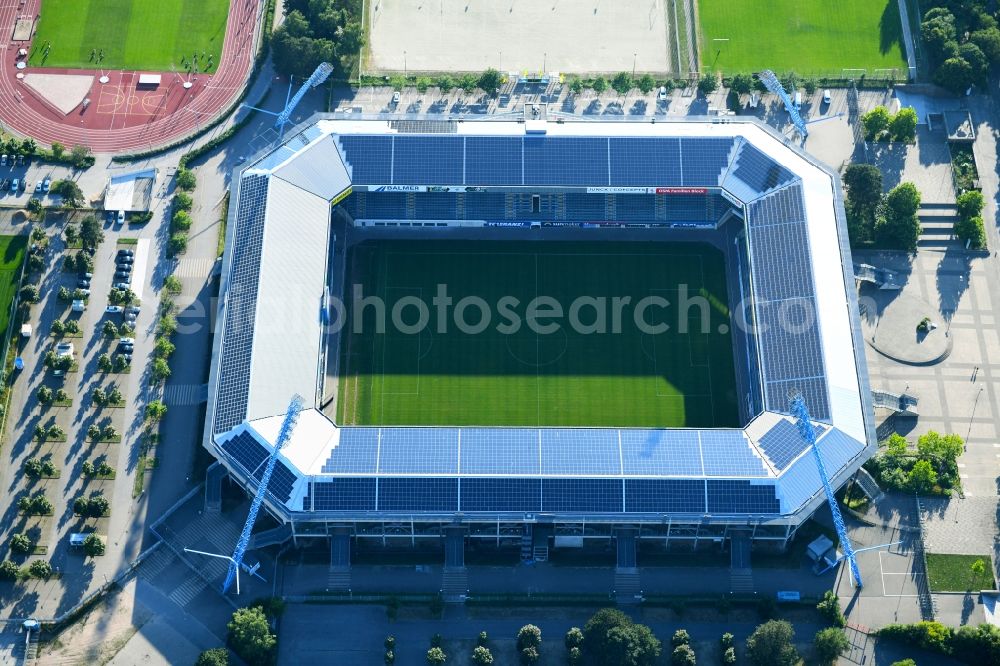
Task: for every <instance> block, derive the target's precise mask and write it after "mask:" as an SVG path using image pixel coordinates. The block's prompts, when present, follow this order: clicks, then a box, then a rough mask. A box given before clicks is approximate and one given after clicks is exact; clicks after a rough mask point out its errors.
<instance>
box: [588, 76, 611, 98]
mask: <svg viewBox="0 0 1000 666" xmlns="http://www.w3.org/2000/svg"><path fill="white" fill-rule="evenodd" d="M591 87H592V88H593V89H594V92H596V93H598V94H600V93H602V92H604V91H605V90H607V89H608V80H607V79H606V78H604V77H603V76H598V77H597V78H596V79H594V83H593V85H592V86H591Z"/></svg>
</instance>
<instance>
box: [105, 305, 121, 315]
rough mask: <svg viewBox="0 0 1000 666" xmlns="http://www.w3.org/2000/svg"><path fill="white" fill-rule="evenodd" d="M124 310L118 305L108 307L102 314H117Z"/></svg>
mask: <svg viewBox="0 0 1000 666" xmlns="http://www.w3.org/2000/svg"><path fill="white" fill-rule="evenodd" d="M124 309H125V308H123V307H122V306H120V305H109V306H108V307H106V308H104V312H106V313H107V314H118V313H119V312H122V311H123V310H124Z"/></svg>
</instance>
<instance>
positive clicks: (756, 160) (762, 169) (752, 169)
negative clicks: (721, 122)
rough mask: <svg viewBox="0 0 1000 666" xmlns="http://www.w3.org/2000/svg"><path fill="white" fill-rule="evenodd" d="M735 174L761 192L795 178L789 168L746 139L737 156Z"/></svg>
mask: <svg viewBox="0 0 1000 666" xmlns="http://www.w3.org/2000/svg"><path fill="white" fill-rule="evenodd" d="M733 175H734V176H736V177H737V178H739V179H740V180H742V181H743V182H744V183H746V184H747V185H748V186H749V187H750V188H751V189H752V190H754V191H755V192H757V193H759V194H763V193H765V192H767V191H768V190H771V189H773V188H775V187H779V186H781V185H784V184H785V183H787V182H789V181H791V180H792V178H794V176H793V175H792V173H791V172H790V171H789V170H788V169H786V168H785V167H783V166H781V165H780V164H778V163H777V162H775V161H774V160H772V159H771V158H770V157H768V156H767V155H765V154H764V153H762V152H761V151H759V150H757V149H756V148H754V147H753V146H752V145H751V144H750V143H748V142H746V141H744V142H743V144H742V147H741V148H740V152H739V156H738V157H737V158H736V165H735V168H734V169H733Z"/></svg>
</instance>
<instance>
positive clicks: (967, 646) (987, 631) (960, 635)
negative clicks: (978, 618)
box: [951, 624, 1000, 664]
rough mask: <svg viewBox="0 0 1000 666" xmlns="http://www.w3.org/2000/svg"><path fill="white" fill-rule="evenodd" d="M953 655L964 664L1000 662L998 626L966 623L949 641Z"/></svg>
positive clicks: (999, 633) (999, 631)
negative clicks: (975, 625) (974, 625)
mask: <svg viewBox="0 0 1000 666" xmlns="http://www.w3.org/2000/svg"><path fill="white" fill-rule="evenodd" d="M951 646H952V651H953V654H954V656H955V657H956V658H957V659H958V660H960V661H961V662H963V663H966V664H1000V628H998V627H995V626H993V625H992V624H981V625H979V626H978V627H973V626H969V625H966V626H964V627H959V628H958V630H957V631H955V634H954V637H953V638H952V641H951Z"/></svg>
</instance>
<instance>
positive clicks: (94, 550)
mask: <svg viewBox="0 0 1000 666" xmlns="http://www.w3.org/2000/svg"><path fill="white" fill-rule="evenodd" d="M83 552H85V553H86V554H87V555H89V556H90V557H97V556H99V555H103V554H104V541H102V540H101V537H99V536H97V535H96V534H93V533H91V534H88V535H87V537H86V538H85V539H84V540H83Z"/></svg>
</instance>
